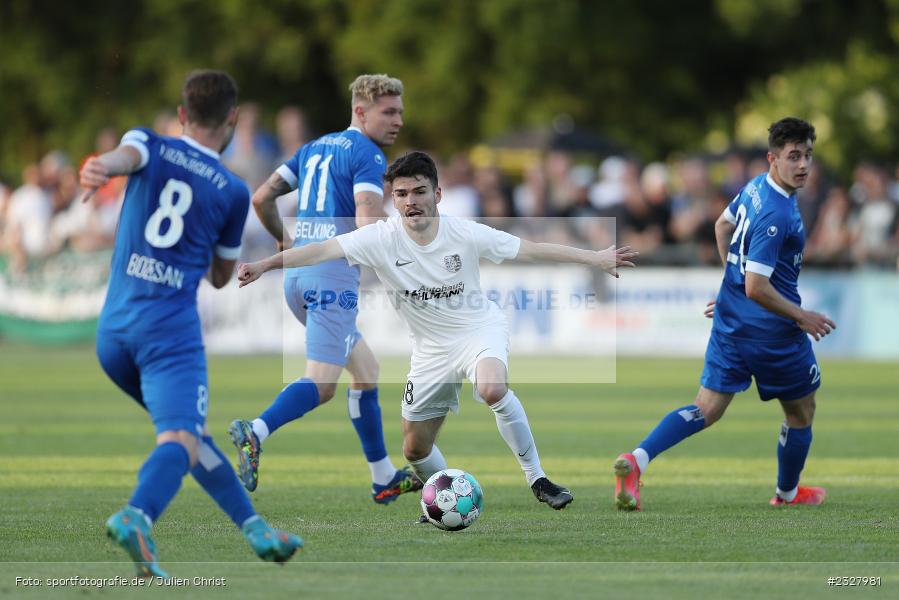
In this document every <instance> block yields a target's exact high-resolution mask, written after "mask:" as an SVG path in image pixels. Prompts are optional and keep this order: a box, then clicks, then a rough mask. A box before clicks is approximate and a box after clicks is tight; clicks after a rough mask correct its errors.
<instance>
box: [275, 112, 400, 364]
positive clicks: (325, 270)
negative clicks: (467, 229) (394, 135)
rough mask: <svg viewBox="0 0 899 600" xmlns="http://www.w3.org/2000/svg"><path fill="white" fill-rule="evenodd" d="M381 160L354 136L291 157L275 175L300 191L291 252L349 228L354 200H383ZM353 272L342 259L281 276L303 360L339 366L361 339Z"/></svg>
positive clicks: (348, 133)
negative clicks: (301, 336) (302, 331)
mask: <svg viewBox="0 0 899 600" xmlns="http://www.w3.org/2000/svg"><path fill="white" fill-rule="evenodd" d="M386 170H387V159H386V158H385V157H384V153H383V152H381V149H380V148H378V146H377V145H375V144H374V142H372V141H371V140H370V139H369V138H368V137H366V136H365V135H364V134H363V133H362V132H361V131H360V130H359V129H358V128H356V127H350V128H349V129H346V130H344V131H340V132H337V133H331V134H328V135H325V136H322V137H320V138H318V139H317V140H314V141H312V142H310V143H308V144H306V145H304V146H303V147H302V148H300V149H299V150H297V152H296V154H294V155H293V157H292V158H291V159H290V160H288V161H287V162H285V163H284V164H283V165H281V167H279V168H278V170H277V173H278V174H279V175H281V177H282V178H283V179H284V180H285V181H286V182H288V183H289V184H290V185H291V186H293V187H296V188H297V189H299V200H298V203H297V224H296V229H295V231H294V247H300V246H305V245H306V244H311V243H314V242H323V241H326V240H329V239H331V238H333V237H336V236H338V235H341V234H344V233H348V232H350V231H353V230H354V229H355V228H356V219H355V215H356V201H355V194H356V193H359V192H373V193H376V194H379V195H381V194H383V183H382V182H383V177H384V173H385V172H386ZM358 292H359V268H358V267H356V266H350V265H349V264H348V263H347V261H346V259H343V258H341V259H338V260H332V261H327V262H323V263H320V264H317V265H311V266H308V267H301V268H295V269H288V271H287V273H286V274H285V279H284V295H285V298H286V300H287V305H288V306H289V307H290V310H291V311H292V312H293V314H294V316H296V318H297V319H298V320H299V321H300V322H301V323H303V324H304V325H305V326H306V355H307V357H308V358H309V359H311V360H315V361H319V362H325V363H329V364H334V365H340V366H344V365H346V361H347V358H348V357H349V354H350V352H352V350H353V347H354V346H355V345H356V342H358V341H359V339H361V334H360V333H359V330H358V329H357V328H356V316H357V314H358V312H359V310H358V308H357V301H358Z"/></svg>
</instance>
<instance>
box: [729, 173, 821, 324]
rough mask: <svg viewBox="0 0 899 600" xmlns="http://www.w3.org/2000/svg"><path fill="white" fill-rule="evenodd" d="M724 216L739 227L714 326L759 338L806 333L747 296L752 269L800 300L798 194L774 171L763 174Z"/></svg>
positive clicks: (802, 234)
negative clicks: (775, 176)
mask: <svg viewBox="0 0 899 600" xmlns="http://www.w3.org/2000/svg"><path fill="white" fill-rule="evenodd" d="M725 218H726V219H727V220H728V221H730V222H731V223H733V224H734V225H736V229H735V230H734V233H733V237H732V238H731V241H730V247H729V248H728V253H727V265H726V267H725V270H724V281H723V282H722V283H721V290H720V291H719V293H718V301H717V304H716V305H715V322H714V326H713V329H714V330H715V331H716V332H718V333H722V334H725V335H730V336H733V337H736V338H745V339H752V340H756V341H776V340H785V339H790V338H794V337H796V336H799V335H801V334H802V330H801V329H799V326H798V325H796V323H795V322H793V321H791V320H790V319H787V318H785V317H781V316H780V315H776V314H774V313H773V312H770V311H768V310H767V309H765V308H762V306H761V305H760V304H758V303H757V302H755V301H753V300H750V299H749V298H748V297H747V296H746V272H747V271H748V272H751V273H758V274H759V275H763V276H765V277H768V278H770V281H771V285H773V286H774V289H776V290H777V291H778V292H780V293H781V295H783V296H784V297H785V298H786V299H787V300H789V301H790V302H793V303H795V304H797V305H799V304H801V302H802V301H801V299H800V297H799V289H798V285H799V269H800V268H801V267H802V251H803V249H804V248H805V232H804V231H803V227H802V218H801V217H800V216H799V208H798V207H797V205H796V196H795V195H790V194H788V193H787V192H786V191H785V190H784V189H783V188H781V187H780V186H779V185H777V183H775V181H774V180H773V179H772V178H771V176H770V175H768V174H765V175H759V176H758V177H756V178H754V179H753V180H751V181H750V182H749V183H748V184H746V187H744V188H743V189H742V191H741V192H740V193H739V194H738V195H737V197H736V198H734V199H733V201H732V202H731V203H730V205H728V207H727V209H726V211H725Z"/></svg>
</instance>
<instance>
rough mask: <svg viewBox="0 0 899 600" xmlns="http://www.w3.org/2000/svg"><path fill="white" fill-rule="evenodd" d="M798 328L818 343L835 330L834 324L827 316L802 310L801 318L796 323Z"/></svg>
mask: <svg viewBox="0 0 899 600" xmlns="http://www.w3.org/2000/svg"><path fill="white" fill-rule="evenodd" d="M796 324H797V325H799V328H800V329H801V330H802V331H804V332H806V333H807V334H809V335H810V336H812V337H813V338H815V341H816V342H817V341H819V340H820V339H821V338H823V337H824V336H825V335H827V334H828V333H830V332H831V331H833V330H834V329H836V328H837V325H836V323H834V322H833V321H831V320H830V319H828V318H827V315H822V314H821V313H816V312H814V311H811V310H803V311H802V317H801V318H800V319H799V320H798V321H797V322H796Z"/></svg>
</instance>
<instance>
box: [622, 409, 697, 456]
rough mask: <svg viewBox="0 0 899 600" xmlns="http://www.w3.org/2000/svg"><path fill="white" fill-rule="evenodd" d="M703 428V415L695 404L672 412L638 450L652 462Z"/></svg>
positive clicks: (660, 422) (641, 443)
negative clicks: (644, 452)
mask: <svg viewBox="0 0 899 600" xmlns="http://www.w3.org/2000/svg"><path fill="white" fill-rule="evenodd" d="M703 427H705V415H703V414H702V411H700V410H699V407H698V406H696V405H695V404H690V405H688V406H683V407H681V408H678V409H675V410H672V411H671V412H670V413H668V414H667V415H665V417H664V418H663V419H662V420H661V421H659V424H658V425H656V428H655V429H653V430H652V431H651V432H650V433H649V435H648V436H646V439H645V440H643V441H642V442H640V444H639V445H638V446H637V447H638V448H643V449H644V450H646V453H647V454H648V455H649V460H652V459H653V458H655V457H656V456H658V455H659V454H661V453H662V452H664V451H665V450H667V449H668V448H670V447H671V446H674V445H675V444H677V443H679V442H681V441H683V440H685V439H687V438H688V437H690V436H691V435H693V434H694V433H696V432H697V431H702V428H703Z"/></svg>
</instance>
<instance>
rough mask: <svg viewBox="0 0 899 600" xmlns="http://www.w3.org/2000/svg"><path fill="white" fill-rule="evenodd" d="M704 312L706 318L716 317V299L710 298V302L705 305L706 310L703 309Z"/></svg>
mask: <svg viewBox="0 0 899 600" xmlns="http://www.w3.org/2000/svg"><path fill="white" fill-rule="evenodd" d="M702 314H704V315H705V318H706V319H713V318H714V317H715V301H714V300H709V302H708V304H706V305H705V310H703V311H702Z"/></svg>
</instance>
